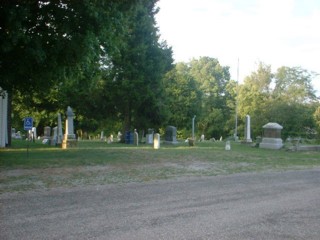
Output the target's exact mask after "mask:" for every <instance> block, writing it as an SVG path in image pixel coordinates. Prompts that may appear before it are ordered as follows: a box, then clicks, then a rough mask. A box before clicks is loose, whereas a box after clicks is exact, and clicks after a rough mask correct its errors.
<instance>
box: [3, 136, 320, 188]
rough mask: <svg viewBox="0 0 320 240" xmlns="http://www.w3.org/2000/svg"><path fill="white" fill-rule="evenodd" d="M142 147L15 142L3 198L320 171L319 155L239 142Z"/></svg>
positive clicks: (7, 159) (6, 161) (7, 158)
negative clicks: (17, 194)
mask: <svg viewBox="0 0 320 240" xmlns="http://www.w3.org/2000/svg"><path fill="white" fill-rule="evenodd" d="M224 144H225V143H224V142H202V143H198V142H197V143H196V146H194V147H189V146H188V145H187V143H184V142H183V143H179V144H177V145H165V144H161V146H160V149H158V150H155V149H153V146H151V145H146V144H140V145H139V146H138V147H136V146H133V145H126V144H120V143H113V144H107V143H106V142H100V141H79V142H78V146H77V148H73V149H65V150H63V149H61V148H57V147H52V146H48V145H43V144H41V142H35V143H32V142H30V143H28V142H26V141H22V140H14V141H13V143H12V147H11V148H8V149H0V194H1V193H5V192H17V191H18V192H22V191H26V190H41V189H50V188H56V187H63V188H67V187H76V186H84V185H100V184H125V183H133V182H149V181H155V180H165V179H175V178H182V177H199V176H216V175H227V174H235V173H249V172H262V171H288V170H300V169H307V168H320V153H319V152H292V151H286V150H284V149H283V150H267V149H259V148H254V147H251V146H247V145H242V144H240V143H234V142H232V143H231V150H230V151H226V150H225V149H224Z"/></svg>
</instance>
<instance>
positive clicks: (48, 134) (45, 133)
mask: <svg viewBox="0 0 320 240" xmlns="http://www.w3.org/2000/svg"><path fill="white" fill-rule="evenodd" d="M43 138H45V139H50V138H51V127H49V126H46V127H44V130H43Z"/></svg>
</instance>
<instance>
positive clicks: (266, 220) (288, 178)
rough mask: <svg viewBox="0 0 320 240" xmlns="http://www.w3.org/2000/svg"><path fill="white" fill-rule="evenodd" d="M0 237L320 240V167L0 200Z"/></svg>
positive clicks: (12, 195)
mask: <svg viewBox="0 0 320 240" xmlns="http://www.w3.org/2000/svg"><path fill="white" fill-rule="evenodd" d="M0 239H2V240H6V239H32V240H34V239H112V240H113V239H115V240H120V239H130V240H133V239H139V240H143V239H148V240H150V239H237V240H239V239H246V240H248V239H255V240H257V239H268V240H269V239H308V240H310V239H317V240H318V239H320V169H311V170H300V171H285V172H264V173H250V174H248V173H246V174H234V175H227V176H216V177H192V178H179V179H176V180H166V181H156V182H149V183H130V184H121V185H104V186H86V187H76V188H69V189H62V188H59V189H51V190H47V191H29V192H22V193H4V194H2V195H0Z"/></svg>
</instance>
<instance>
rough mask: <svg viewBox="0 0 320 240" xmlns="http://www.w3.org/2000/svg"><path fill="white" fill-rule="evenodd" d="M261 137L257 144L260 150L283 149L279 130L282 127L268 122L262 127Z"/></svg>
mask: <svg viewBox="0 0 320 240" xmlns="http://www.w3.org/2000/svg"><path fill="white" fill-rule="evenodd" d="M262 128H263V137H262V141H261V143H260V144H259V147H260V148H267V149H280V148H282V147H283V143H282V139H281V130H282V129H283V127H282V126H281V125H279V124H278V123H274V122H270V123H267V124H266V125H264V126H263V127H262Z"/></svg>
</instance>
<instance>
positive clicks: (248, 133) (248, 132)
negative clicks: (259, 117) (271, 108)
mask: <svg viewBox="0 0 320 240" xmlns="http://www.w3.org/2000/svg"><path fill="white" fill-rule="evenodd" d="M244 142H245V143H252V139H251V123H250V116H249V115H246V125H245V129H244Z"/></svg>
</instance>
